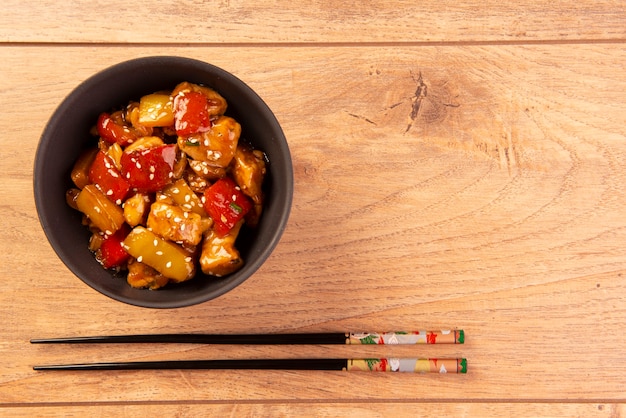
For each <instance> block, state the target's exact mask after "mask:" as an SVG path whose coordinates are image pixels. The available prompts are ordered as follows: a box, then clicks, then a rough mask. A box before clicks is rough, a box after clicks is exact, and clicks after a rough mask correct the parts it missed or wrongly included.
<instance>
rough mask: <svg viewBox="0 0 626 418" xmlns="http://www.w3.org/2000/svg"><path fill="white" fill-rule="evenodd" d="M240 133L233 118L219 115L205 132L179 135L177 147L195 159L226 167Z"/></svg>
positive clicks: (213, 165)
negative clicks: (184, 135)
mask: <svg viewBox="0 0 626 418" xmlns="http://www.w3.org/2000/svg"><path fill="white" fill-rule="evenodd" d="M240 135H241V125H239V123H237V121H236V120H235V119H233V118H231V117H228V116H220V117H218V118H217V119H216V120H215V121H213V124H212V125H211V128H210V129H209V130H207V131H206V132H199V133H196V134H192V135H190V136H186V137H182V136H179V137H178V147H179V148H180V149H181V150H182V151H183V152H185V154H187V155H188V156H189V157H191V158H192V159H194V160H196V161H203V162H206V163H207V164H208V165H209V166H211V167H216V168H226V167H228V165H229V164H230V162H231V161H232V159H233V157H234V156H235V151H236V150H237V144H238V143H239V136H240ZM206 174H207V175H208V174H209V173H208V172H207V173H206Z"/></svg>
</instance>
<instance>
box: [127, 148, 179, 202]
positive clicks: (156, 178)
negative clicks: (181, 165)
mask: <svg viewBox="0 0 626 418" xmlns="http://www.w3.org/2000/svg"><path fill="white" fill-rule="evenodd" d="M175 163H176V145H174V144H169V145H161V146H159V147H155V148H148V149H140V150H137V151H133V152H130V153H126V152H125V153H123V154H122V158H121V160H120V164H121V166H122V176H123V177H124V178H125V179H126V181H128V183H129V184H130V187H131V188H133V189H134V190H136V191H139V192H145V193H151V192H156V191H159V190H161V189H162V188H163V187H165V186H167V185H168V184H169V183H170V182H172V176H173V170H174V164H175Z"/></svg>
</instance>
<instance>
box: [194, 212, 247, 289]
mask: <svg viewBox="0 0 626 418" xmlns="http://www.w3.org/2000/svg"><path fill="white" fill-rule="evenodd" d="M241 225H243V221H240V222H239V223H237V225H236V226H235V227H234V228H233V229H232V230H231V231H230V232H229V233H228V234H226V235H225V236H223V237H219V236H218V235H217V234H216V233H215V232H214V231H213V230H211V231H210V232H208V233H207V234H206V235H205V237H204V241H203V242H202V253H201V254H200V268H201V269H202V272H203V273H204V274H208V275H210V276H216V277H222V276H225V275H227V274H230V273H234V272H235V271H237V270H239V269H240V268H241V267H242V266H243V259H242V258H241V255H240V254H239V251H237V249H236V248H235V241H236V240H237V236H238V235H239V231H240V230H241Z"/></svg>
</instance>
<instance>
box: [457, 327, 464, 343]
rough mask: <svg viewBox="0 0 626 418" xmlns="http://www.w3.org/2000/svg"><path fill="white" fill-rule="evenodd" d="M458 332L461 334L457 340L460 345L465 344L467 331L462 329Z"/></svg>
mask: <svg viewBox="0 0 626 418" xmlns="http://www.w3.org/2000/svg"><path fill="white" fill-rule="evenodd" d="M457 332H458V333H459V337H458V338H457V340H458V342H459V344H464V343H465V331H463V330H462V329H460V330H458V331H457Z"/></svg>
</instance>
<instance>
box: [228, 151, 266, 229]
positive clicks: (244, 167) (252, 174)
mask: <svg viewBox="0 0 626 418" xmlns="http://www.w3.org/2000/svg"><path fill="white" fill-rule="evenodd" d="M266 172H267V168H266V166H265V154H264V153H263V152H262V151H258V150H253V149H252V148H250V147H249V146H247V145H239V146H238V147H237V151H236V152H235V156H234V158H233V163H232V174H233V178H234V179H235V182H236V183H237V185H238V186H239V188H240V189H241V191H242V192H244V194H246V195H247V196H248V197H250V198H251V199H252V201H253V202H254V208H253V210H251V211H250V212H248V215H247V216H246V222H247V223H248V225H250V226H256V225H257V224H258V222H259V218H260V217H261V212H262V211H263V179H264V178H265V173H266Z"/></svg>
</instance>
